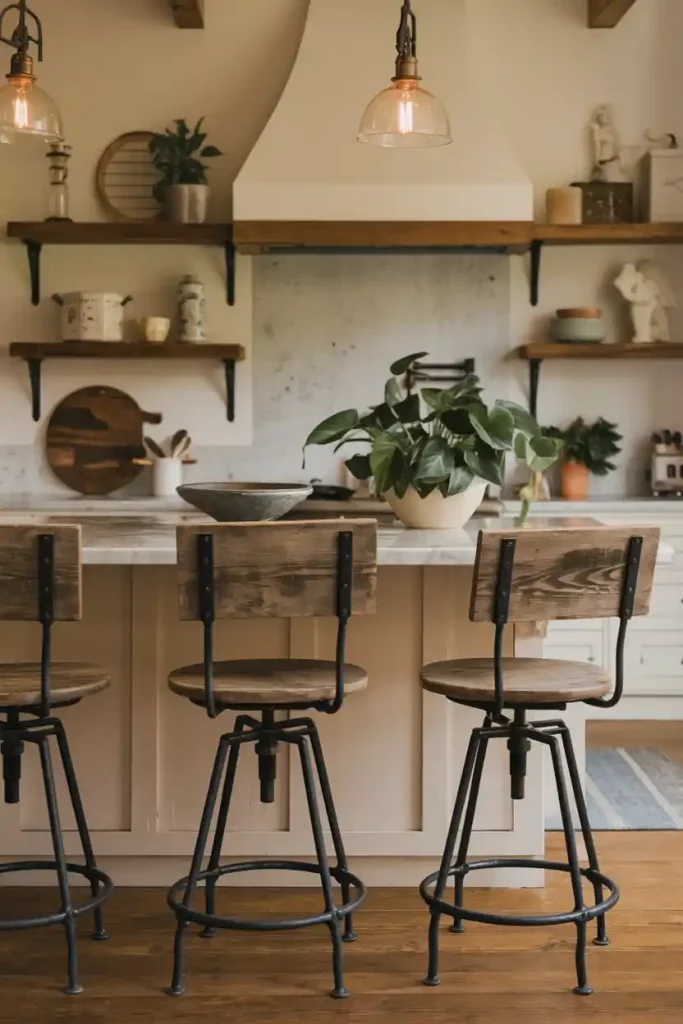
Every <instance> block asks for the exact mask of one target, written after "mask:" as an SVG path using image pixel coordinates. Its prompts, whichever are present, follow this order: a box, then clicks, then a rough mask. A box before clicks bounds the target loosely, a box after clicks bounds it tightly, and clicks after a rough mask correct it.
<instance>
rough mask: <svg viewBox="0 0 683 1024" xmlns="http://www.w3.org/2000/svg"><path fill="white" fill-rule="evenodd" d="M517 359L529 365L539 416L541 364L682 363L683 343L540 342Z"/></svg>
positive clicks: (523, 349) (524, 348)
mask: <svg viewBox="0 0 683 1024" xmlns="http://www.w3.org/2000/svg"><path fill="white" fill-rule="evenodd" d="M516 354H517V356H518V357H519V358H520V359H526V360H527V361H528V363H529V409H530V410H531V413H532V415H533V416H536V413H537V409H538V385H539V380H540V374H541V364H542V363H543V361H544V360H546V359H570V360H571V359H575V360H580V359H581V360H586V359H589V360H590V359H683V343H681V342H676V341H656V342H651V343H640V344H636V343H635V342H622V343H620V344H616V345H608V344H605V343H599V344H597V343H596V344H576V345H575V344H573V343H572V344H570V343H567V342H564V343H563V342H559V341H539V342H534V343H532V344H530V345H521V346H520V348H518V349H517V353H516Z"/></svg>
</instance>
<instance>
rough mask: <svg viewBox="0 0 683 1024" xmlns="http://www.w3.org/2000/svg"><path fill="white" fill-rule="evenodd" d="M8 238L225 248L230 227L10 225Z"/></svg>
mask: <svg viewBox="0 0 683 1024" xmlns="http://www.w3.org/2000/svg"><path fill="white" fill-rule="evenodd" d="M7 237H8V238H21V239H23V240H28V241H32V242H40V243H41V244H43V245H225V243H226V242H229V241H230V239H231V238H232V225H231V224H170V223H166V221H162V220H155V221H146V220H145V221H132V220H131V221H111V222H107V221H85V222H84V221H80V222H79V221H50V220H46V221H42V220H40V221H11V222H10V223H9V224H8V225H7Z"/></svg>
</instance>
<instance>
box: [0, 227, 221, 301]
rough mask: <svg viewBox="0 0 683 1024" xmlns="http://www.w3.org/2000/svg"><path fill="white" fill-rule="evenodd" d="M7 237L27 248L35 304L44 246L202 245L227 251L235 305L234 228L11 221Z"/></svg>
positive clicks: (37, 299)
mask: <svg viewBox="0 0 683 1024" xmlns="http://www.w3.org/2000/svg"><path fill="white" fill-rule="evenodd" d="M7 237H8V238H18V239H20V240H21V241H22V242H23V243H24V245H25V246H26V252H27V255H28V265H29V272H30V275H31V301H32V303H33V305H34V306H37V305H38V303H39V302H40V263H41V253H42V249H43V246H44V245H200V246H214V245H216V246H221V247H222V248H223V249H224V251H225V261H226V273H227V282H228V283H227V292H228V303H229V305H231V306H232V305H234V303H235V247H234V245H233V243H232V225H231V224H169V223H167V222H166V221H161V220H145V221H139V220H131V221H92V222H85V221H84V222H79V221H71V220H44V221H43V220H40V221H10V223H9V224H8V225H7Z"/></svg>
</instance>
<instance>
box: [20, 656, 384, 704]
mask: <svg viewBox="0 0 683 1024" xmlns="http://www.w3.org/2000/svg"><path fill="white" fill-rule="evenodd" d="M336 679H337V666H336V664H335V662H334V661H312V660H308V659H299V658H282V659H264V660H262V661H255V660H250V661H218V662H215V663H214V666H213V686H214V693H215V694H216V700H217V702H218V703H219V704H227V705H231V706H235V705H237V704H239V705H240V706H243V707H253V708H258V707H261V706H263V705H272V706H277V705H285V706H286V705H289V704H305V703H309V704H316V703H318V702H319V701H325V700H327V701H332V700H334V695H335V690H336V685H337V683H336ZM1 685H2V684H1V682H0V687H1ZM168 685H169V687H170V688H171V690H173V692H174V693H178V694H180V696H181V697H188V698H189V699H190V700H192V701H195V702H200V703H201V701H202V700H203V697H204V666H203V665H188V666H186V667H185V668H179V669H176V670H175V672H171V674H170V676H169V679H168ZM367 685H368V676H367V673H366V672H365V670H364V669H362V668H359V667H358V665H349V664H348V662H347V664H346V665H345V666H344V693H346V694H348V693H355V692H356V691H358V690H364V689H365V688H366V686H367Z"/></svg>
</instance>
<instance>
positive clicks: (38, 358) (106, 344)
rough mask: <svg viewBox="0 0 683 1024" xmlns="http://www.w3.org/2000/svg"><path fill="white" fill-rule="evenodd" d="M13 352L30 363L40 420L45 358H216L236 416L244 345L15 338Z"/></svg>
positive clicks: (34, 410)
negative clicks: (238, 373) (237, 380)
mask: <svg viewBox="0 0 683 1024" xmlns="http://www.w3.org/2000/svg"><path fill="white" fill-rule="evenodd" d="M9 354H10V356H14V357H15V358H19V359H23V360H24V361H25V362H26V364H27V366H28V373H29V381H30V385H31V407H32V413H33V419H34V421H35V422H36V423H37V422H38V420H39V419H40V415H41V367H42V362H43V359H157V360H158V359H161V360H167V361H168V360H171V359H183V360H190V359H191V360H194V361H195V362H196V361H197V360H200V359H205V360H213V359H215V360H217V361H218V362H221V363H223V367H224V370H225V396H226V399H225V400H226V411H227V418H228V420H229V422H230V423H232V422H233V420H234V419H235V366H236V364H237V363H238V362H241V361H242V360H243V359H244V358H245V355H246V353H245V350H244V348H243V347H242V345H212V344H205V343H203V344H192V343H190V342H187V343H182V344H181V343H179V342H164V343H163V344H159V345H154V344H150V343H149V342H126V341H61V342H34V341H16V342H13V343H12V344H11V345H10V347H9Z"/></svg>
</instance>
